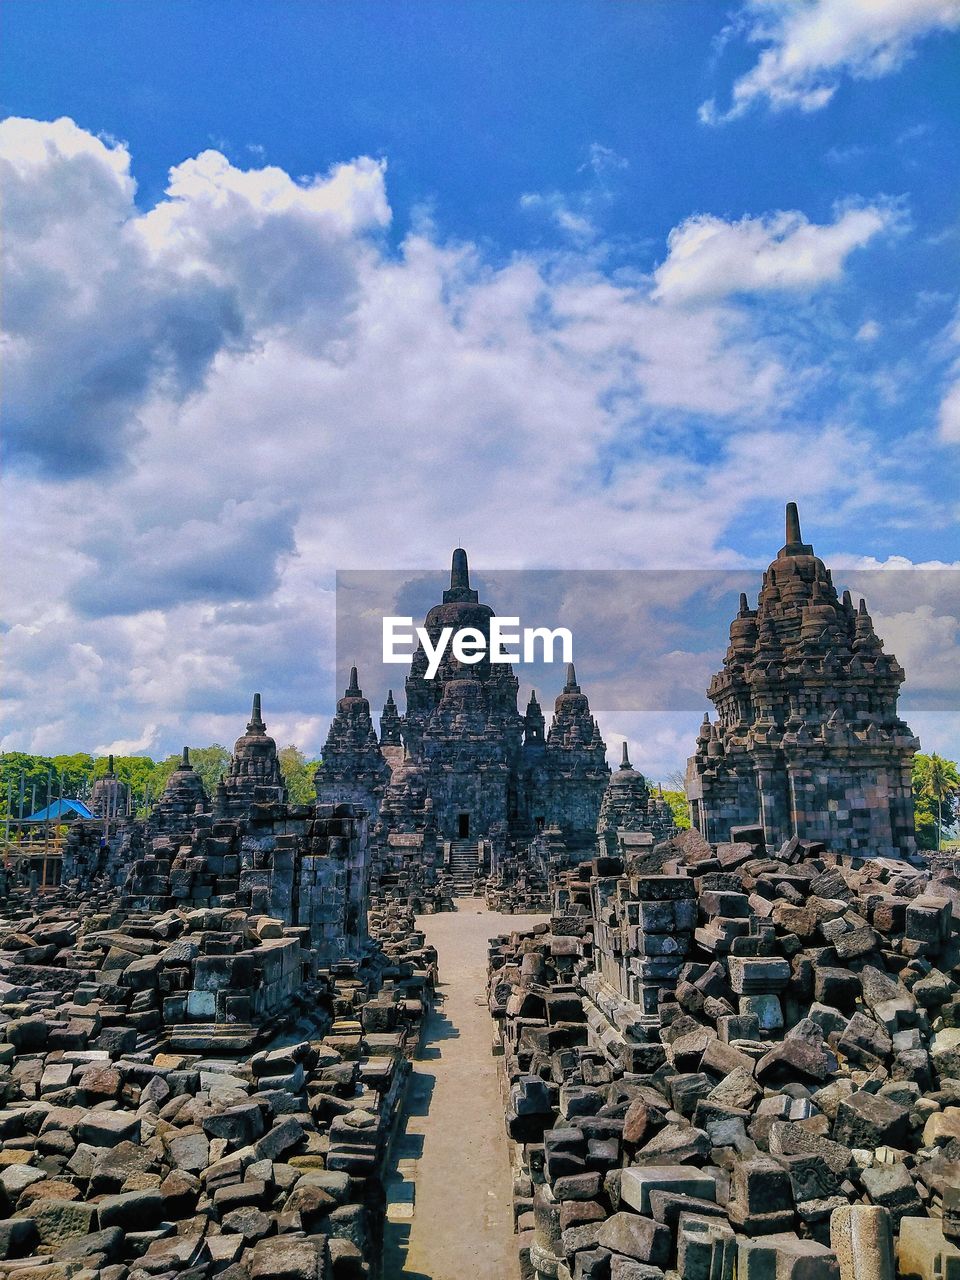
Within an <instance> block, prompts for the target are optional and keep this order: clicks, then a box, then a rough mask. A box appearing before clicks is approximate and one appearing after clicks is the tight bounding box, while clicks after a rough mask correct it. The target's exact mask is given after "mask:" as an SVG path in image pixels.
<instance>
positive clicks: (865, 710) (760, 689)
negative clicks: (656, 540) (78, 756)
mask: <svg viewBox="0 0 960 1280" xmlns="http://www.w3.org/2000/svg"><path fill="white" fill-rule="evenodd" d="M903 679H904V672H903V668H902V667H901V666H900V665H899V663H898V662H897V660H896V658H894V657H892V656H891V655H888V654H886V653H884V651H883V643H882V641H881V640H880V639H879V638H878V637H877V634H876V632H875V631H874V629H873V623H872V621H871V619H870V615H869V613H868V612H867V607H866V603H865V601H863V600H860V602H859V605H858V606H857V607H854V604H853V601H852V600H851V598H850V593H849V592H848V591H845V592H844V593H843V596H842V597H841V596H839V595H838V594H837V590H836V588H835V587H834V585H833V578H832V576H831V573H830V570H829V569H828V568H826V567H825V565H824V563H823V561H822V560H820V559H819V558H818V557H817V556H815V555H814V553H813V547H812V546H811V545H810V544H809V543H806V542H804V541H803V538H802V535H801V532H800V518H799V515H798V513H797V507H796V504H795V503H793V502H791V503H789V504H788V506H787V518H786V542H785V543H784V545H783V546H782V547H781V548H780V551H779V552H778V554H777V558H776V559H775V560H774V561H773V562H772V563H771V565H770V567H769V568H768V569H767V570H766V572H765V573H764V575H763V584H762V586H761V589H760V596H759V600H758V603H757V608H756V609H751V608H750V607H749V606H748V603H747V597H746V596H745V595H741V597H740V610H739V612H738V614H737V616H736V618H734V620H733V622H732V623H731V624H730V646H729V648H728V649H727V653H726V657H725V658H724V661H723V669H722V670H721V671H719V672H718V673H717V674H716V675H715V676H714V678H713V680H712V681H711V683H710V688H709V689H708V691H707V692H708V696H709V698H710V701H711V702H712V703H713V705H714V707H715V708H716V712H717V718H716V720H715V721H711V720H710V718H709V716H705V717H704V722H703V727H702V729H701V731H700V734H699V737H698V738H697V750H696V753H695V754H694V755H693V756H691V758H690V761H689V763H688V767H687V781H686V789H687V796H688V797H689V800H690V808H691V813H692V817H693V822H694V825H695V826H696V827H697V829H698V830H699V831H700V832H701V834H702V835H703V836H704V837H705V838H706V839H709V840H717V841H720V840H726V839H728V838H729V837H730V833H731V831H732V830H734V829H735V828H737V827H739V826H750V825H753V824H757V825H759V826H760V827H761V828H762V829H763V835H764V839H765V840H766V842H767V844H768V845H770V846H776V845H779V844H782V843H783V842H784V841H785V840H789V839H791V838H792V837H797V838H799V839H802V840H818V841H822V842H823V843H824V844H826V845H827V846H828V847H829V848H831V849H835V850H837V851H838V852H848V853H857V852H868V851H869V852H870V853H873V854H875V855H885V854H889V855H893V856H896V855H898V854H909V853H912V852H913V851H914V849H915V841H914V830H913V793H912V789H911V778H910V772H911V762H912V758H913V755H914V752H915V751H916V750H917V749H918V747H919V743H918V742H917V739H916V738H915V737H914V736H913V734H912V733H911V732H910V729H909V728H908V727H907V725H906V724H905V723H904V721H903V720H901V719H900V718H899V716H898V715H897V697H898V694H899V690H900V685H901V684H902V683H903Z"/></svg>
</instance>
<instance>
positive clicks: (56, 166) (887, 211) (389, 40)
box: [0, 0, 960, 771]
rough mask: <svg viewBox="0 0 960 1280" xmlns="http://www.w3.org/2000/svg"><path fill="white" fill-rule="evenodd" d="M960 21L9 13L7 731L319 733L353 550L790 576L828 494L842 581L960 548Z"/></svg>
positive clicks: (19, 743)
mask: <svg viewBox="0 0 960 1280" xmlns="http://www.w3.org/2000/svg"><path fill="white" fill-rule="evenodd" d="M958 32H960V0H897V2H896V3H894V2H893V0H874V2H873V3H872V4H871V5H865V4H864V3H861V0H805V2H804V3H785V2H781V0H772V2H771V0H767V2H766V3H761V2H760V0H752V2H750V3H742V4H738V3H732V4H731V5H730V6H729V7H726V8H725V7H724V6H721V5H716V4H714V3H696V2H694V0H689V2H687V3H684V4H682V5H681V4H676V3H673V2H670V0H668V2H665V3H612V2H611V3H599V2H597V3H570V2H567V0H550V2H549V3H538V2H536V0H525V3H523V4H519V5H518V4H515V3H511V4H497V3H491V2H490V0H483V2H482V3H480V2H468V3H461V4H456V5H451V4H431V3H425V2H420V3H417V4H415V5H401V4H388V3H364V4H351V3H347V2H343V3H338V4H336V5H317V4H312V3H310V4H297V3H285V4H284V5H273V4H267V3H252V2H249V3H233V4H230V5H229V6H225V5H222V4H219V3H217V4H214V3H202V2H198V0H190V3H175V2H174V3H164V4H148V3H135V4H132V3H131V4H122V3H110V4H102V3H90V2H86V3H84V4H82V5H77V4H73V3H69V4H68V3H64V4H61V3H57V2H56V0H53V2H46V3H44V4H36V3H33V2H32V0H29V2H28V0H8V2H7V4H6V6H5V30H4V41H3V48H2V52H0V86H2V87H0V115H2V116H3V117H9V119H8V120H7V122H6V124H5V125H2V126H0V129H2V130H3V136H2V139H0V163H3V164H4V166H5V174H6V177H7V182H6V183H5V185H6V186H8V188H9V189H10V190H11V191H12V193H13V194H12V195H11V196H10V197H8V212H7V226H8V232H7V240H8V244H7V251H8V253H9V255H10V258H9V262H8V265H7V267H6V271H7V281H8V301H7V304H6V309H5V323H6V325H7V328H8V330H9V336H8V342H9V344H10V346H9V348H8V349H9V351H10V352H11V353H12V356H11V372H10V373H9V375H8V377H9V383H10V389H9V390H8V396H7V399H8V403H7V406H6V424H5V433H4V440H5V449H6V456H7V467H6V481H5V483H6V486H7V500H8V501H7V507H8V522H9V523H8V530H7V533H6V541H7V547H8V559H9V562H10V563H11V564H12V565H13V566H14V572H13V573H12V574H11V575H10V581H9V584H8V599H7V601H6V608H5V618H6V623H5V626H6V628H7V655H8V656H7V667H8V680H7V693H6V699H5V704H4V713H5V714H4V729H5V735H4V737H3V740H2V741H3V745H4V746H5V747H6V748H8V749H9V748H11V747H23V748H33V749H38V750H48V751H52V750H60V749H67V748H72V747H78V746H94V747H96V746H116V745H118V744H122V745H125V746H126V747H127V748H130V749H143V750H149V751H153V752H156V751H161V750H162V751H166V750H170V749H172V748H173V747H176V746H177V745H179V743H180V740H181V738H182V737H184V736H186V737H188V738H189V740H190V741H195V742H200V741H209V740H210V739H211V738H220V739H223V740H228V739H230V738H231V737H232V736H235V732H237V731H239V729H238V728H237V726H238V724H239V721H241V720H242V719H243V716H244V715H245V708H246V706H247V704H248V701H249V698H248V694H249V691H250V689H251V688H252V687H254V686H256V687H261V688H262V689H263V691H264V696H265V706H266V707H267V708H269V707H270V706H273V707H274V708H275V712H274V720H273V724H274V727H275V728H276V730H277V732H278V733H279V734H280V736H282V737H283V738H284V739H294V740H296V741H298V742H300V743H301V744H302V745H303V746H304V747H305V748H307V749H308V750H311V751H315V750H317V749H318V748H319V746H320V745H321V744H322V739H323V735H324V732H325V726H326V723H327V720H328V717H329V712H330V707H331V701H332V695H333V684H332V665H333V652H332V650H333V643H332V636H333V621H332V608H333V605H332V589H333V573H334V571H335V569H336V568H338V567H355V568H366V567H384V568H386V567H395V566H396V567H399V566H407V567H415V566H429V565H436V564H444V563H446V560H447V557H448V554H449V549H450V547H451V545H453V543H454V542H456V541H457V540H460V539H462V540H463V541H464V542H465V543H466V544H467V545H468V547H469V549H470V550H471V555H472V559H473V561H474V562H475V563H478V564H481V565H483V564H486V565H487V566H488V567H490V568H497V567H523V566H530V565H543V566H551V567H579V568H584V567H587V568H603V567H647V566H652V567H684V568H700V567H709V568H721V567H722V568H740V567H743V566H758V565H763V564H765V563H766V562H767V561H768V560H769V559H770V558H771V557H772V555H773V554H774V553H775V551H776V549H777V547H778V546H779V545H780V541H781V537H780V534H781V522H782V506H783V502H784V501H785V500H787V499H788V498H791V497H797V498H799V499H800V501H801V508H802V513H803V515H804V521H805V529H806V531H807V534H808V536H810V537H812V538H813V540H814V542H815V544H816V546H817V550H818V552H820V553H821V554H823V555H824V557H825V558H826V559H827V560H828V562H833V563H834V564H836V565H838V566H841V567H842V566H844V565H847V566H849V567H850V568H851V569H853V568H856V567H868V566H870V565H873V564H875V563H881V564H882V563H888V562H890V561H891V558H895V562H896V563H899V564H903V563H908V564H913V565H918V564H921V565H923V564H931V563H937V564H953V563H954V562H955V561H957V560H958V557H960V551H958V537H957V526H958V516H960V509H958V500H957V485H956V474H957V453H958V447H960V322H958V310H957V302H958V296H960V265H958V246H960V218H958V199H957V188H956V183H955V182H953V181H951V177H950V175H953V174H956V172H957V171H958V160H960V143H958V131H957V118H958V108H960V77H958V76H957V74H956V69H957V63H958V51H960V35H958ZM54 122H60V123H57V124H55V123H54ZM171 171H173V172H172V176H171ZM945 617H946V619H947V620H946V621H943V622H942V623H941V625H940V630H938V631H937V634H938V635H939V636H940V637H941V643H942V644H945V645H949V644H951V643H952V644H953V645H955V644H956V638H957V629H956V626H954V627H953V629H952V630H951V624H950V622H949V618H950V617H952V615H949V614H947V615H945ZM954 622H955V623H956V620H954ZM881 624H882V618H881V619H880V620H879V621H878V625H880V630H881V634H883V630H882V625H881ZM914 631H915V633H916V634H915V635H914V634H913V633H911V630H910V627H909V625H908V624H906V623H902V624H901V623H896V624H894V631H893V633H892V634H894V635H896V636H897V637H898V643H899V644H900V649H898V656H899V657H900V658H901V660H902V661H903V662H904V663H905V665H906V666H907V670H908V674H909V670H910V656H911V654H910V649H909V646H910V645H911V644H914V645H915V647H916V651H917V655H918V656H917V660H918V661H920V660H923V661H928V660H929V661H934V659H933V658H932V657H931V655H930V654H929V652H928V651H927V648H928V642H929V631H930V628H929V626H924V624H923V622H922V620H921V621H918V622H917V624H916V626H915V628H914ZM924 637H926V638H925V639H923V638H924ZM921 640H923V642H922V643H921ZM904 645H906V646H908V648H907V651H906V652H904V651H901V650H902V649H903V646H904ZM925 645H926V646H927V647H924V646H925ZM924 655H925V656H924ZM581 679H582V682H583V683H584V685H585V687H587V688H589V673H587V672H581ZM240 727H242V725H241V726H240ZM604 728H605V729H607V730H608V733H609V735H610V736H611V737H612V736H613V735H614V734H615V733H617V732H621V733H624V734H626V735H628V736H630V735H633V734H635V735H637V737H640V736H642V734H643V728H642V726H640V725H637V724H633V723H631V724H629V725H627V724H626V722H625V723H624V725H609V726H607V725H605V726H604ZM937 732H940V730H939V729H938V730H937ZM950 732H951V733H952V732H953V731H952V730H951V731H950ZM681 737H682V735H680V736H676V737H674V738H672V739H670V740H669V742H668V741H667V739H666V738H664V739H663V740H661V741H660V743H659V745H658V746H657V747H656V750H655V751H652V752H651V753H650V754H648V757H647V758H646V760H645V763H646V765H647V767H648V768H650V769H653V770H660V771H665V770H666V769H667V768H672V767H674V766H675V764H676V761H677V759H678V758H679V757H680V756H682V754H684V753H685V750H686V748H685V746H684V744H683V742H682V741H681ZM639 746H640V744H639V743H638V747H639Z"/></svg>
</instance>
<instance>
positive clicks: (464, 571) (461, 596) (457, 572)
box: [443, 547, 479, 604]
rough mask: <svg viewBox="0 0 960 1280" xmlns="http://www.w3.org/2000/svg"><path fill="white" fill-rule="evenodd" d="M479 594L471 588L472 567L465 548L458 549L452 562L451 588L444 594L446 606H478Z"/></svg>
mask: <svg viewBox="0 0 960 1280" xmlns="http://www.w3.org/2000/svg"><path fill="white" fill-rule="evenodd" d="M478 600H479V596H478V595H477V592H476V591H474V589H473V588H472V587H471V586H470V566H469V565H468V564H467V553H466V551H464V549H463V547H457V548H456V549H455V550H454V553H453V559H452V561H451V562H450V586H449V588H448V589H447V590H446V591H444V593H443V602H444V604H455V603H467V604H476V603H477V601H478Z"/></svg>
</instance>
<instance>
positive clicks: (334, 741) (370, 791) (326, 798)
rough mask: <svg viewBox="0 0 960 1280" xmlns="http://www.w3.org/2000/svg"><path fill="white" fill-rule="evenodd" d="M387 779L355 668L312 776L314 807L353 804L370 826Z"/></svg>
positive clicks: (385, 767) (388, 770)
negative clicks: (316, 804)
mask: <svg viewBox="0 0 960 1280" xmlns="http://www.w3.org/2000/svg"><path fill="white" fill-rule="evenodd" d="M389 779H390V766H389V765H388V764H387V762H386V760H385V759H384V758H383V753H382V752H381V750H380V744H379V742H378V741H377V734H376V730H375V729H374V727H373V720H372V719H371V716H370V703H369V702H368V701H367V699H366V698H365V697H364V696H363V690H362V689H361V688H360V684H359V681H358V678H357V668H356V667H351V668H350V683H349V684H348V685H347V688H346V691H345V692H344V695H343V697H342V698H341V699H340V701H339V702H338V703H337V711H336V714H335V715H334V717H333V720H332V722H331V724H330V731H329V733H328V734H327V741H326V743H325V745H324V748H323V754H322V756H321V760H320V765H319V768H318V769H317V772H316V774H315V775H314V782H315V784H316V788H317V802H318V804H345V803H346V804H354V805H358V806H360V807H361V808H362V809H364V810H365V811H366V813H367V816H368V818H369V819H370V821H371V822H372V821H373V820H374V819H375V818H376V815H377V813H378V812H379V810H380V801H381V800H382V798H383V793H384V790H385V788H386V785H387V783H388V781H389Z"/></svg>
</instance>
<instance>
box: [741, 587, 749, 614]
mask: <svg viewBox="0 0 960 1280" xmlns="http://www.w3.org/2000/svg"><path fill="white" fill-rule="evenodd" d="M749 612H750V606H749V605H748V604H747V593H746V592H745V591H741V592H740V617H741V618H745V617H746V616H747V614H748V613H749Z"/></svg>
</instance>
